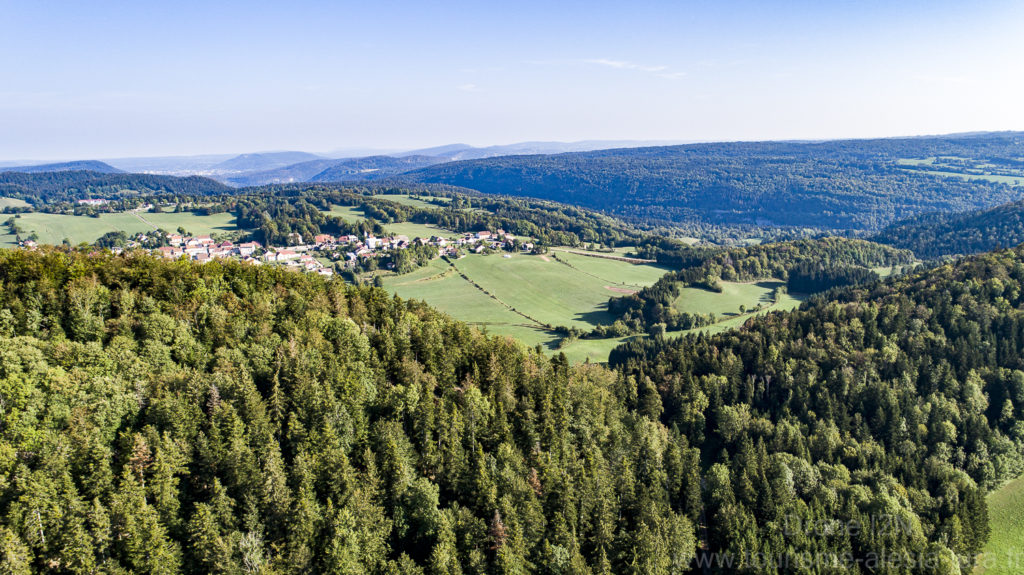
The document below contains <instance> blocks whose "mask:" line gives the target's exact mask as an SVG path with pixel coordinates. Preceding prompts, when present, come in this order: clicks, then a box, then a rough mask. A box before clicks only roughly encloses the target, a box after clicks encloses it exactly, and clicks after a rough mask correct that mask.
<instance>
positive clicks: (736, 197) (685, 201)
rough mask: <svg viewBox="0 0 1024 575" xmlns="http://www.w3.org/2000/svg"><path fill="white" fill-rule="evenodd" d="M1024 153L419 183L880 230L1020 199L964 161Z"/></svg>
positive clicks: (463, 177) (762, 161)
mask: <svg viewBox="0 0 1024 575" xmlns="http://www.w3.org/2000/svg"><path fill="white" fill-rule="evenodd" d="M1022 156H1024V136H1022V135H1021V134H1020V133H1000V134H984V135H973V136H944V137H935V138H905V139H883V140H848V141H830V142H812V143H797V142H750V143H744V142H737V143H716V144H695V145H685V146H671V147H653V148H636V149H619V150H602V151H595V152H582V153H569V154H559V155H551V156H511V157H501V158H489V159H482V160H470V161H463V162H452V163H448V164H442V165H438V166H432V167H429V168H424V169H421V170H417V171H414V172H412V173H410V174H409V175H408V177H410V178H413V179H416V180H418V181H422V182H434V183H446V184H452V185H457V186H464V187H467V188H472V189H475V190H479V191H481V192H485V193H501V194H510V195H523V196H532V197H538V198H544V199H551V200H556V201H560V202H565V203H571V204H577V205H581V206H585V207H589V208H594V209H599V210H606V211H609V212H612V213H615V214H617V215H620V216H622V217H626V218H630V219H632V220H634V221H638V220H639V221H648V222H666V221H667V222H683V221H703V222H713V223H730V224H736V223H755V224H763V225H791V226H811V227H819V228H854V229H877V228H881V227H884V226H885V225H887V224H889V223H891V222H892V221H895V220H899V219H903V218H907V217H910V216H913V215H917V214H920V213H922V212H926V211H948V212H953V211H965V210H970V209H975V208H980V207H991V206H994V205H998V204H1001V203H1005V202H1008V201H1012V200H1016V199H1019V198H1021V197H1022V195H1024V191H1022V189H1020V188H1016V187H1013V183H1014V182H1015V181H1016V180H1010V181H1007V180H1000V179H999V178H995V180H996V181H990V180H988V179H983V178H982V177H980V176H977V175H975V174H974V172H975V171H978V170H973V171H972V170H967V168H963V167H962V165H961V164H964V163H965V162H966V160H960V159H959V158H967V159H976V160H977V163H979V164H983V165H985V166H991V165H997V166H1000V167H1001V168H1000V169H1002V168H1005V170H1006V171H1007V173H1009V172H1013V173H1017V171H1019V169H1020V168H1021V161H1020V158H1021V157H1022ZM934 157H946V158H953V159H956V160H955V161H954V160H953V159H950V160H949V163H950V164H951V165H952V164H956V166H954V167H951V168H948V169H950V170H954V169H963V170H965V172H964V173H969V174H970V177H972V178H975V179H965V178H966V177H967V176H964V175H961V174H958V173H952V172H950V173H949V174H945V175H944V174H943V172H942V171H941V170H940V169H939V168H938V167H935V166H932V165H928V166H922V165H918V164H914V163H908V162H906V161H904V160H911V159H919V160H921V161H922V162H924V161H926V160H927V159H929V158H934ZM968 163H969V162H968ZM970 165H972V166H973V164H970ZM924 168H929V169H924ZM996 171H997V172H998V171H999V170H996ZM1000 173H1002V172H1000ZM1021 181H1024V177H1022V178H1021Z"/></svg>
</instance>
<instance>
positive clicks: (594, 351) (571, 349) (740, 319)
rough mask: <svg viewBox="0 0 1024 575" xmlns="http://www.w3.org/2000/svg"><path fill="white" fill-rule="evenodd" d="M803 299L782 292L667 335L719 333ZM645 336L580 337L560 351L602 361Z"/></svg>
mask: <svg viewBox="0 0 1024 575" xmlns="http://www.w3.org/2000/svg"><path fill="white" fill-rule="evenodd" d="M803 300H804V298H803V296H795V295H790V294H783V295H782V297H780V298H779V301H778V302H777V303H775V304H772V305H766V306H765V307H763V308H761V311H759V312H757V313H749V312H748V313H745V314H742V315H733V316H729V317H728V319H724V320H721V321H719V322H718V323H716V324H714V325H709V326H707V327H701V328H697V329H692V330H686V331H672V332H669V333H668V337H679V336H683V335H686V334H688V333H697V332H705V333H719V332H723V331H726V330H729V329H736V328H738V327H742V326H743V324H744V323H746V322H747V320H748V319H750V318H751V317H754V316H755V315H761V314H765V313H768V312H772V311H788V310H791V309H795V308H797V307H799V306H800V303H801V302H803ZM762 303H764V302H762ZM750 307H752V306H750ZM645 337H647V336H646V335H631V336H626V337H621V338H614V339H580V340H576V341H574V342H572V343H571V344H569V345H567V346H565V347H564V348H562V349H561V350H560V351H562V352H563V353H565V355H566V357H567V358H568V359H569V361H571V362H573V363H581V362H583V361H585V360H587V359H589V360H590V361H591V362H602V361H607V359H608V354H609V353H611V351H612V350H613V349H615V348H616V347H618V346H619V345H621V344H623V343H625V342H627V341H629V340H631V339H638V338H639V339H643V338H645Z"/></svg>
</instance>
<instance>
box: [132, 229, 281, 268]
mask: <svg viewBox="0 0 1024 575" xmlns="http://www.w3.org/2000/svg"><path fill="white" fill-rule="evenodd" d="M139 239H140V240H143V241H145V237H142V238H139ZM167 243H168V244H170V245H167V246H164V247H161V248H156V249H155V250H154V251H155V252H156V253H159V254H160V255H162V256H163V257H165V258H167V259H172V260H176V259H178V258H181V257H187V258H188V259H190V260H194V261H197V262H208V261H210V260H212V259H217V258H238V259H241V260H242V261H247V262H250V263H259V260H257V259H256V258H255V257H254V255H255V254H256V251H257V250H260V249H262V248H263V246H261V245H260V243H259V242H245V243H241V244H235V243H232V242H229V241H223V242H216V241H214V240H213V238H212V237H210V236H208V235H205V236H186V235H182V234H168V235H167ZM129 247H131V246H130V245H129Z"/></svg>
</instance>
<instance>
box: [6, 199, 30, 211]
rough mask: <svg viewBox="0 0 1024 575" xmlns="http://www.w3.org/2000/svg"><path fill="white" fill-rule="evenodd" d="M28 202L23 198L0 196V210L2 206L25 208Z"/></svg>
mask: <svg viewBox="0 0 1024 575" xmlns="http://www.w3.org/2000/svg"><path fill="white" fill-rule="evenodd" d="M28 205H29V204H28V202H26V201H25V200H19V199H17V198H0V210H2V209H4V208H25V207H28Z"/></svg>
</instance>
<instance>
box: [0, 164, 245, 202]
mask: <svg viewBox="0 0 1024 575" xmlns="http://www.w3.org/2000/svg"><path fill="white" fill-rule="evenodd" d="M230 191H231V188H229V187H228V186H225V185H224V184H222V183H220V182H217V181H215V180H211V179H210V178H204V177H201V176H188V177H185V178H179V177H176V176H164V175H156V174H124V173H102V172H90V171H85V170H68V171H57V172H36V173H27V172H0V197H8V198H17V199H21V200H25V201H27V202H29V203H33V204H36V203H52V202H65V201H75V200H82V199H87V198H105V199H115V198H118V197H122V196H132V195H139V194H165V193H166V194H185V195H210V194H221V193H227V192H230Z"/></svg>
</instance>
